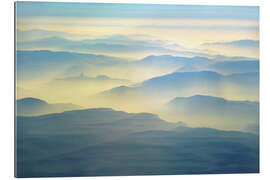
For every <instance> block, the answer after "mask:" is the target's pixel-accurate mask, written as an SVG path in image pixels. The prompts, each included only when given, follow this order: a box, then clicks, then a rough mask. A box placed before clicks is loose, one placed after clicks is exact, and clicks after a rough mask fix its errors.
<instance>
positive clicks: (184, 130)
mask: <svg viewBox="0 0 270 180" xmlns="http://www.w3.org/2000/svg"><path fill="white" fill-rule="evenodd" d="M17 132H18V134H17V177H46V176H102V175H144V174H199V173H255V172H259V142H258V136H256V135H253V134H248V133H242V132H236V131H220V130H216V129H209V128H189V127H185V126H182V125H181V123H176V124H173V123H168V122H166V121H163V120H161V119H159V117H158V116H156V115H153V114H148V113H141V114H131V113H125V112H121V111H114V110H112V109H88V110H77V111H69V112H64V113H59V114H49V115H44V116H37V117H17Z"/></svg>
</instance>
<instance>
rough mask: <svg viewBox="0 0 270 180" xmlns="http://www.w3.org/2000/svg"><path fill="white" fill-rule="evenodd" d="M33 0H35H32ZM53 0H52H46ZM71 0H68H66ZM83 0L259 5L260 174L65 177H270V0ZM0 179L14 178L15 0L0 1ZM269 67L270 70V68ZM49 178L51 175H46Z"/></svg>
mask: <svg viewBox="0 0 270 180" xmlns="http://www.w3.org/2000/svg"><path fill="white" fill-rule="evenodd" d="M32 1H34V0H32ZM47 1H50V0H47ZM67 1H69V0H65V1H64V2H67ZM73 1H75V0H73ZM80 2H120V3H121V2H122V3H158V4H164V3H166V4H199V5H200V4H201V5H253V6H254V5H256V6H260V53H261V54H260V132H261V134H260V171H261V172H260V174H227V175H181V176H132V177H125V176H122V177H91V178H90V177H83V178H57V179H59V180H62V179H67V180H68V179H93V180H101V179H107V180H111V179H114V180H115V179H116V180H124V179H125V180H126V179H128V180H134V179H142V180H150V179H155V180H161V179H168V180H176V179H179V178H181V179H187V180H190V179H191V180H194V179H201V180H204V179H207V180H212V179H213V180H214V179H215V180H216V179H219V180H225V179H226V180H227V179H241V178H243V179H247V180H249V179H250V180H251V179H252V180H254V179H256V180H257V179H269V178H270V146H269V144H270V140H269V138H270V123H269V121H270V119H269V113H268V112H270V101H269V100H270V99H269V97H270V95H269V93H270V88H269V87H270V80H269V78H270V69H269V68H270V62H269V61H270V58H269V57H270V55H269V52H270V48H269V42H270V39H269V34H270V28H269V27H270V25H269V24H270V20H269V18H270V1H269V0H188V1H187V0H166V1H164V0H94V1H93V0H80ZM0 13H1V14H0V26H1V28H0V44H1V48H0V57H1V58H0V105H1V107H0V133H1V134H0V179H3V180H6V179H15V178H14V108H13V107H14V37H13V36H14V1H13V0H1V1H0ZM268 69H269V70H268ZM44 179H48V178H44Z"/></svg>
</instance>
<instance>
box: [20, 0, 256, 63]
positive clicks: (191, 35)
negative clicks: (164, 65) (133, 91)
mask: <svg viewBox="0 0 270 180" xmlns="http://www.w3.org/2000/svg"><path fill="white" fill-rule="evenodd" d="M16 12H17V30H19V31H20V32H18V33H17V39H18V41H19V42H20V41H21V42H27V43H24V44H23V45H20V44H17V47H18V49H51V50H58V51H59V50H64V51H76V52H84V53H95V54H105V55H111V56H118V57H126V58H130V59H139V58H142V57H145V56H147V55H149V53H150V54H157V55H159V54H171V55H187V56H196V55H226V56H246V57H252V58H259V54H258V53H259V51H258V42H257V41H258V40H259V7H241V6H188V5H153V4H152V5H146V4H101V3H51V2H50V3H45V2H39V3H37V2H35V3H32V2H18V3H17V8H16ZM33 32H34V33H33ZM48 38H54V44H53V46H52V45H51V44H49V43H48V41H49V40H50V41H51V40H52V39H48ZM239 40H252V41H254V42H255V43H254V44H251V45H250V44H249V45H246V44H245V43H240V45H239V44H235V43H231V44H230V43H228V42H233V41H239ZM224 42H225V43H224ZM205 43H208V44H207V45H206V44H205ZM213 43H215V44H213ZM217 43H219V44H218V45H217ZM67 44H68V45H67ZM77 44H85V45H84V46H78V45H77ZM101 45H102V48H99V47H100V46H101Z"/></svg>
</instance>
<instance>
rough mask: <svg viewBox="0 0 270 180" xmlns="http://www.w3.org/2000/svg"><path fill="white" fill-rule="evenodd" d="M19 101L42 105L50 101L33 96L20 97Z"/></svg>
mask: <svg viewBox="0 0 270 180" xmlns="http://www.w3.org/2000/svg"><path fill="white" fill-rule="evenodd" d="M17 102H18V103H24V104H40V105H47V104H48V103H47V102H46V101H43V100H41V99H38V98H33V97H27V98H23V99H18V100H17Z"/></svg>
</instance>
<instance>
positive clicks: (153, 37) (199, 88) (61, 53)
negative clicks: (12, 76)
mask: <svg viewBox="0 0 270 180" xmlns="http://www.w3.org/2000/svg"><path fill="white" fill-rule="evenodd" d="M16 39H17V41H16V106H17V112H16V113H17V116H16V125H17V135H16V137H17V142H16V143H17V150H16V153H17V155H16V157H17V163H16V164H17V169H16V176H17V177H55V176H56V177H59V176H60V177H62V176H100V175H102V176H104V175H147V174H152V175H153V174H156V175H158V174H205V173H207V174H209V173H256V172H259V7H252V6H250V7H245V6H190V5H153V4H102V3H49V2H17V3H16ZM127 162H128V163H127Z"/></svg>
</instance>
